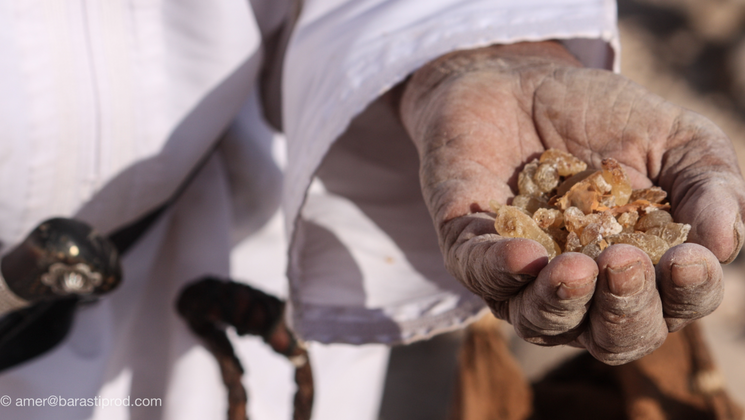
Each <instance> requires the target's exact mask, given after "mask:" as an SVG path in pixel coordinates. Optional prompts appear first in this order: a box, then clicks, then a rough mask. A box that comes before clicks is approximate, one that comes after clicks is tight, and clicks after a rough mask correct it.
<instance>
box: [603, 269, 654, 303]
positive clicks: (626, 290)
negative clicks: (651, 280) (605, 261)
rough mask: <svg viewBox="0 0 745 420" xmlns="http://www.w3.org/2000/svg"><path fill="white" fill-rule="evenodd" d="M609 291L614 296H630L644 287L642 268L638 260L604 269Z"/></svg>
mask: <svg viewBox="0 0 745 420" xmlns="http://www.w3.org/2000/svg"><path fill="white" fill-rule="evenodd" d="M605 273H606V276H608V287H609V288H610V292H611V293H613V294H614V295H616V296H630V295H633V294H634V293H636V292H638V291H640V290H641V289H642V287H644V270H643V269H642V263H641V262H640V261H637V262H634V263H631V264H629V265H625V266H623V267H619V268H613V267H608V268H606V269H605Z"/></svg>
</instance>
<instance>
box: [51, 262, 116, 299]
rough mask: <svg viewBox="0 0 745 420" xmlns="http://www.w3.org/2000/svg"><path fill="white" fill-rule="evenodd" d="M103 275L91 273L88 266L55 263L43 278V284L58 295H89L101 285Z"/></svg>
mask: <svg viewBox="0 0 745 420" xmlns="http://www.w3.org/2000/svg"><path fill="white" fill-rule="evenodd" d="M101 281H102V278H101V273H97V272H93V271H91V268H90V267H89V266H88V265H87V264H83V263H78V264H75V265H68V264H65V263H60V262H58V263H54V264H52V265H51V266H49V271H48V272H47V273H45V274H42V276H41V282H42V283H44V284H46V285H47V286H49V287H51V288H52V291H53V292H54V293H56V294H58V295H65V296H66V295H71V294H76V295H89V294H91V293H92V292H93V290H95V288H96V287H98V286H100V285H101Z"/></svg>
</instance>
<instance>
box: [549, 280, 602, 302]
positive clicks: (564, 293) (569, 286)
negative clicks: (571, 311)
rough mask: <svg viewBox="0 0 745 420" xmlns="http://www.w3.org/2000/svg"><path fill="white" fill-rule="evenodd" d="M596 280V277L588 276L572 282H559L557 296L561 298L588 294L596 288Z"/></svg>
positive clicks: (572, 297) (566, 298)
mask: <svg viewBox="0 0 745 420" xmlns="http://www.w3.org/2000/svg"><path fill="white" fill-rule="evenodd" d="M595 280H596V278H595V277H588V278H586V279H583V280H579V281H576V282H572V283H559V288H558V289H556V296H558V297H559V299H561V300H568V299H574V298H578V297H582V296H586V295H587V294H588V293H590V292H591V291H592V290H593V289H595Z"/></svg>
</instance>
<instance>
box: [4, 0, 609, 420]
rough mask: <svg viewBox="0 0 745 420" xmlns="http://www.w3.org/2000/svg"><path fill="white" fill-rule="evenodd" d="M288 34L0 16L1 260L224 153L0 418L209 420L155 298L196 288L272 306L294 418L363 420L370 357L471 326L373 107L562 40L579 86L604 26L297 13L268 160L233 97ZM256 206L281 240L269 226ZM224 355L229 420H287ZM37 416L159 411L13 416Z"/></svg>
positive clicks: (557, 6) (9, 10)
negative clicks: (502, 50) (304, 411)
mask: <svg viewBox="0 0 745 420" xmlns="http://www.w3.org/2000/svg"><path fill="white" fill-rule="evenodd" d="M290 10H291V8H290V7H289V5H288V2H280V1H276V0H275V1H271V0H266V1H261V0H254V1H252V2H250V3H249V2H248V1H246V0H211V1H209V2H207V1H201V0H15V1H6V2H2V3H1V4H0V94H1V95H0V128H1V130H0V132H2V133H3V134H2V136H3V138H2V140H1V141H0V191H2V197H0V240H1V241H2V242H3V244H5V246H4V247H3V249H2V250H3V251H5V250H7V249H9V248H10V247H12V246H13V245H14V244H16V243H18V242H19V241H20V240H22V239H23V238H24V237H25V235H26V234H28V232H29V231H30V230H31V229H32V228H33V227H34V226H36V225H37V224H38V223H39V222H41V221H42V220H44V219H47V218H49V217H53V216H64V217H76V218H80V219H82V220H84V221H86V222H88V223H90V224H92V225H93V226H94V227H95V228H97V229H98V230H100V231H101V232H104V233H108V232H112V231H113V230H115V229H117V228H119V227H121V226H124V225H126V224H127V223H129V222H132V221H135V220H137V219H138V218H139V217H141V216H142V215H143V214H146V213H147V212H148V211H149V210H151V209H152V208H154V207H156V206H157V205H159V204H160V203H162V202H163V201H164V200H165V199H167V198H168V197H169V196H170V195H171V194H172V193H173V191H174V190H175V189H176V188H177V187H178V186H179V185H180V183H181V181H182V180H183V179H184V178H185V176H186V175H187V174H188V173H189V172H190V170H191V169H192V168H193V167H194V165H195V164H196V162H198V161H199V159H200V158H201V157H202V156H203V155H204V154H205V153H206V151H207V150H209V148H210V147H211V145H212V144H213V142H214V141H215V140H216V139H217V138H219V137H220V136H221V134H223V133H225V132H226V129H227V130H228V131H227V135H226V136H225V138H224V141H223V143H222V144H221V146H220V148H219V150H218V152H217V153H216V154H215V155H214V156H212V157H211V158H210V160H209V162H208V163H207V165H206V166H205V167H204V168H203V169H202V170H201V171H200V173H199V175H198V176H197V177H196V179H195V180H194V182H193V183H192V184H191V185H190V186H189V188H188V189H187V190H186V192H185V193H184V195H183V196H181V197H180V198H179V200H178V202H177V203H176V204H175V205H174V206H173V207H172V208H170V209H169V210H168V211H167V213H166V214H165V215H164V216H163V217H162V218H161V219H160V220H159V221H158V222H157V223H156V225H155V226H153V227H152V228H151V229H150V230H149V231H148V232H147V234H146V235H145V236H144V237H143V238H142V239H141V240H140V241H139V242H138V243H137V244H136V246H134V247H133V248H132V250H131V251H130V252H129V253H128V254H127V255H125V257H124V258H123V268H124V280H123V284H122V286H121V287H120V288H119V289H118V290H117V291H115V292H114V293H112V294H111V295H110V296H108V297H107V298H105V299H103V300H102V301H101V302H99V303H97V304H95V305H92V306H89V307H86V308H83V309H81V310H80V311H79V312H78V315H77V319H76V323H75V326H74V328H73V331H72V333H71V335H70V336H69V337H68V338H67V339H66V340H65V341H64V342H63V343H62V344H61V345H60V346H58V347H56V348H55V349H54V350H53V351H52V352H50V353H48V354H46V355H44V356H43V357H40V358H38V359H35V360H33V361H32V362H30V363H26V364H23V365H20V366H17V367H15V368H13V369H11V370H8V371H5V372H3V373H2V374H1V375H0V397H1V396H4V395H7V396H9V397H11V405H10V406H9V407H2V406H0V417H2V418H3V419H47V418H55V419H86V418H95V419H129V418H132V419H169V420H170V419H173V420H188V419H216V418H223V417H224V415H225V409H226V396H225V392H224V390H223V386H222V384H221V381H220V377H219V372H218V370H217V367H216V364H215V363H214V361H213V360H212V357H211V355H210V354H209V353H208V352H207V351H206V350H204V348H203V347H201V345H200V344H199V343H198V341H197V340H195V338H194V337H193V336H192V335H191V334H190V333H189V331H188V329H187V328H186V326H185V324H184V323H183V322H182V321H181V320H180V319H179V318H178V317H177V315H176V314H175V312H174V311H173V302H174V299H175V297H176V295H177V293H178V291H179V289H180V288H181V287H182V286H183V285H184V284H185V283H187V282H188V281H190V280H193V279H195V278H197V277H199V276H201V275H204V274H213V275H218V276H231V277H233V278H236V279H240V280H243V281H248V282H252V283H253V284H255V285H258V286H260V287H262V288H264V289H265V290H268V291H270V292H273V293H275V294H277V295H279V296H281V297H288V296H289V298H290V299H291V302H292V304H291V312H292V315H291V321H292V324H293V326H294V327H295V328H296V329H297V331H298V332H299V333H300V334H301V335H302V336H303V337H304V338H306V339H307V340H311V341H313V343H311V354H312V357H313V363H314V367H315V368H316V369H315V371H316V375H317V399H316V409H315V411H314V418H317V419H324V420H327V419H332V420H334V419H350V418H355V419H363V420H364V419H374V418H375V416H376V409H377V404H378V401H379V397H380V386H381V384H382V380H383V369H384V367H385V362H386V357H387V350H386V346H385V344H391V343H399V342H410V341H414V340H418V339H422V338H426V337H429V336H431V335H433V334H436V333H438V332H442V331H447V330H451V329H455V328H459V327H461V326H462V325H464V324H465V323H467V322H469V320H471V319H472V318H474V317H475V316H476V315H477V314H478V313H480V312H481V311H483V305H482V303H481V302H480V300H479V299H478V298H476V297H475V296H473V295H471V294H470V293H468V292H467V291H466V290H465V289H464V288H463V287H462V286H460V285H459V284H458V283H457V282H456V281H455V280H454V279H452V278H451V277H450V276H449V275H447V274H446V273H445V271H444V269H443V267H442V262H441V260H440V259H439V251H438V249H437V246H436V241H435V240H434V232H433V230H432V228H431V225H430V221H429V216H428V215H427V214H426V212H425V209H424V205H423V203H422V200H421V197H420V196H419V195H418V187H417V179H416V173H417V171H416V159H415V155H412V150H413V149H412V146H411V144H410V143H409V141H408V139H406V137H405V135H404V134H403V132H402V130H401V127H400V126H399V125H398V124H397V123H396V122H395V119H394V118H393V115H392V114H391V112H390V109H388V107H387V106H386V105H385V103H384V102H383V101H376V99H377V98H379V97H380V96H381V95H382V94H383V93H384V92H385V91H386V90H388V89H389V88H390V87H391V86H393V85H395V84H396V83H398V82H400V81H401V80H403V79H404V78H405V77H406V76H407V75H408V74H410V73H411V72H413V71H414V70H416V69H417V68H418V67H419V66H421V65H422V64H424V63H426V62H427V61H429V60H431V59H434V58H436V57H438V56H439V55H441V54H444V53H446V52H449V51H453V50H456V49H462V48H472V47H478V46H484V45H489V44H494V43H509V42H516V41H523V40H542V39H562V40H567V45H569V46H570V49H571V50H572V51H574V52H575V53H576V54H577V55H578V56H579V57H580V59H582V60H583V61H584V62H585V64H587V65H591V66H596V67H608V66H611V65H612V63H613V58H614V57H612V56H609V54H608V51H609V49H608V48H607V46H608V45H610V46H611V47H613V48H615V51H616V53H617V51H618V48H617V33H616V27H615V4H614V3H613V2H612V1H609V0H552V1H538V0H530V1H528V0H523V1H520V2H518V1H506V0H437V1H415V0H408V1H402V0H397V1H394V0H309V1H305V2H304V5H303V8H302V14H301V15H300V18H299V20H298V21H297V26H296V28H295V30H294V32H293V35H292V38H291V39H290V42H289V46H288V49H287V52H286V56H285V61H284V72H283V74H282V79H281V80H282V109H283V121H284V131H285V135H286V138H287V141H286V144H287V151H286V152H285V151H284V150H283V149H282V148H281V145H283V144H285V143H284V142H283V140H282V139H281V137H280V136H279V135H278V134H276V133H273V132H272V131H271V130H270V129H269V128H268V126H266V124H265V123H264V122H263V121H262V119H261V117H260V115H261V106H260V105H259V100H258V99H257V96H258V93H257V88H256V86H257V80H258V75H259V70H260V65H261V62H262V57H263V54H264V51H263V48H264V47H265V46H264V45H263V43H264V41H265V39H266V36H267V35H268V34H270V33H272V32H273V31H274V30H275V29H276V28H277V27H278V25H280V24H281V22H282V20H283V19H284V18H285V17H286V16H287V14H288V13H289V11H290ZM611 55H612V54H611ZM355 117H357V118H355ZM336 140H339V141H338V142H337V143H334V142H335V141H336ZM277 145H279V146H280V147H277ZM332 145H333V146H332ZM285 156H286V157H285ZM278 165H279V166H283V165H286V172H285V178H284V188H282V187H281V185H282V179H281V174H280V171H279V170H278ZM316 174H317V175H318V176H316ZM280 201H281V202H282V204H283V205H282V208H283V214H284V223H282V222H281V220H280V218H279V217H280V216H278V215H276V214H275V215H274V216H272V215H273V214H274V213H275V211H276V209H277V207H278V205H279V203H280ZM283 225H284V227H285V228H286V232H287V233H286V235H287V236H283V234H282V233H281V232H282V226H283ZM285 238H287V239H285ZM288 243H289V244H290V245H289V246H287V244H288ZM288 249H289V251H287V250H288ZM285 266H287V268H286V270H285ZM285 272H286V273H287V275H288V277H289V287H288V285H287V281H286V280H285ZM233 338H235V339H234V340H233V341H234V343H235V346H236V348H237V350H238V353H239V356H240V357H241V358H242V359H243V361H244V363H245V365H246V366H247V378H246V380H245V382H246V384H247V385H248V387H249V398H250V414H251V416H252V417H251V418H252V419H254V420H270V419H283V418H285V419H286V418H289V417H290V414H289V413H290V411H291V407H290V406H291V393H292V387H291V385H290V378H291V370H290V368H289V366H288V365H287V364H286V363H285V362H284V361H283V360H282V359H281V358H279V357H276V356H273V355H272V354H271V353H270V352H269V351H268V350H267V349H266V347H265V346H264V345H263V344H262V343H261V342H260V340H257V339H253V338H241V339H238V338H236V337H233ZM316 342H317V343H316ZM320 343H348V344H333V345H322V344H320ZM365 343H370V344H365ZM375 343H378V344H375ZM349 344H354V345H356V346H352V345H349ZM363 344H364V345H363ZM359 378H364V380H360V379H359ZM48 396H58V397H61V398H64V399H69V398H93V397H96V396H101V397H107V398H123V397H126V396H130V402H131V403H134V400H135V399H136V398H159V399H160V404H159V405H160V406H158V407H100V406H99V407H81V406H76V407H59V406H57V407H50V406H48V404H47V406H45V407H22V406H17V405H16V403H17V400H18V399H19V398H21V399H22V398H42V399H43V398H45V397H48ZM112 401H113V400H112ZM0 402H2V400H0Z"/></svg>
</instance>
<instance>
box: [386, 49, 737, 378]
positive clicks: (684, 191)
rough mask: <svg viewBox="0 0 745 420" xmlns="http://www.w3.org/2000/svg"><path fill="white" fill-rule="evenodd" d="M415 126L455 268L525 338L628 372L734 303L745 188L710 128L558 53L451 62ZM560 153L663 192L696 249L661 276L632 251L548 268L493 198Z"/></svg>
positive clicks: (488, 53) (436, 64) (418, 86)
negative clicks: (534, 163) (605, 162)
mask: <svg viewBox="0 0 745 420" xmlns="http://www.w3.org/2000/svg"><path fill="white" fill-rule="evenodd" d="M401 115H402V119H403V121H404V125H405V126H406V129H407V131H408V132H409V134H410V136H411V137H412V139H413V141H414V143H415V144H416V146H417V149H418V151H419V156H420V162H421V169H420V176H421V182H422V191H423V194H424V198H425V201H426V202H427V204H428V206H429V210H430V213H431V215H432V218H433V220H434V223H435V228H436V229H437V231H438V235H439V239H440V244H441V248H442V251H443V256H444V258H445V263H446V266H447V267H448V269H449V271H450V272H451V273H452V274H453V275H454V276H456V278H458V279H459V280H460V281H462V282H463V283H464V284H465V285H466V286H467V287H468V288H469V289H470V290H472V291H473V292H475V293H477V294H479V295H480V296H482V297H483V298H484V300H485V301H486V302H487V304H488V305H489V306H490V307H491V308H492V310H493V312H494V313H495V314H496V315H497V316H498V317H500V318H502V319H506V320H508V321H510V322H511V323H512V324H513V325H514V327H515V330H516V331H517V333H518V335H520V336H521V337H523V338H524V339H525V340H527V341H530V342H534V343H537V344H543V345H555V344H571V345H575V346H580V347H584V348H587V349H588V351H590V353H592V354H593V355H594V356H595V357H596V358H598V359H599V360H601V361H603V362H606V363H609V364H621V363H626V362H629V361H632V360H635V359H638V358H640V357H642V356H644V355H645V354H648V353H650V352H651V351H653V350H654V349H656V348H657V347H659V346H660V345H661V344H662V342H663V341H664V339H665V337H666V336H667V333H668V331H675V330H677V329H679V328H682V327H683V326H684V325H686V324H688V323H690V322H692V321H693V320H695V319H698V318H700V317H702V316H705V315H707V314H709V313H711V312H712V311H713V310H714V309H716V307H717V306H718V305H719V303H720V302H721V299H722V295H723V286H722V270H721V266H720V263H719V262H720V261H722V262H729V261H731V260H732V259H734V257H735V256H736V255H737V253H738V252H739V249H740V247H741V246H742V238H743V224H742V221H741V214H742V212H743V209H745V182H744V181H743V178H742V176H741V174H740V170H739V168H738V165H737V161H736V158H735V153H734V150H733V148H732V145H731V142H730V140H729V139H728V138H727V137H726V136H725V135H724V134H723V133H722V131H721V130H719V129H718V128H717V127H716V126H715V125H714V124H712V123H711V122H710V121H709V120H707V119H706V118H704V117H702V116H700V115H698V114H695V113H692V112H690V111H686V110H684V109H683V108H680V107H678V106H675V105H673V104H670V103H668V102H666V101H665V100H663V99H662V98H660V97H658V96H656V95H653V94H651V93H649V92H648V91H647V90H646V89H644V88H643V87H641V86H639V85H637V84H635V83H633V82H631V81H629V80H628V79H626V78H624V77H622V76H619V75H617V74H613V73H611V72H608V71H602V70H594V69H587V68H583V67H582V66H581V65H580V64H579V63H578V62H577V61H576V60H575V59H574V58H573V57H572V56H571V55H569V53H568V52H567V51H566V50H564V49H563V47H562V46H561V45H560V44H558V43H553V42H543V43H522V44H515V45H508V46H494V47H488V48H482V49H476V50H470V51H460V52H456V53H452V54H449V55H446V56H443V57H441V58H439V59H437V60H435V61H433V62H431V63H429V64H427V65H426V66H424V67H422V68H421V69H420V70H418V71H417V72H416V73H415V74H414V75H413V77H412V78H411V79H410V80H409V81H408V82H407V85H406V86H405V90H404V93H403V96H402V100H401ZM549 148H557V149H562V150H566V151H569V152H570V153H572V154H574V155H576V156H578V157H579V158H581V159H583V160H585V161H586V162H588V163H589V164H590V166H594V167H599V164H600V161H601V160H602V159H603V158H606V157H613V158H615V159H617V160H618V161H619V162H620V163H621V164H622V165H623V166H624V168H625V169H626V171H627V173H628V174H629V177H630V179H631V182H632V186H633V187H634V188H642V187H647V186H651V185H659V186H661V187H662V188H663V189H665V190H666V191H667V192H668V194H669V198H670V201H671V205H672V212H673V216H674V218H675V220H676V221H678V222H682V223H689V224H690V225H691V226H692V229H691V232H690V234H689V243H686V244H682V245H679V246H677V247H674V248H672V249H670V250H669V251H668V252H667V253H666V254H665V255H664V256H663V258H662V259H661V260H660V262H659V263H658V265H657V266H656V267H655V266H653V265H652V263H651V261H650V260H649V258H648V257H647V256H646V254H644V253H643V252H642V251H641V250H639V249H637V248H634V247H632V246H628V245H614V246H611V247H609V248H608V249H606V250H605V251H604V252H603V253H602V254H601V255H600V256H599V257H598V259H597V261H594V260H592V259H591V258H589V257H587V256H585V255H583V254H578V253H565V254H562V255H560V256H558V257H556V258H555V259H553V260H552V261H551V262H548V259H547V256H546V252H545V250H544V249H543V247H541V246H540V245H539V244H538V243H537V242H533V241H531V240H527V239H505V238H502V237H500V236H499V235H497V233H496V231H495V229H494V227H493V222H494V219H493V214H491V213H489V211H488V209H489V206H488V203H489V201H490V200H492V199H493V200H497V201H498V202H502V203H505V202H508V200H509V199H510V198H511V197H513V196H514V194H515V191H516V179H517V173H519V171H520V169H521V168H522V166H523V165H524V164H525V163H526V162H528V161H530V160H532V159H533V158H535V157H537V156H539V155H540V154H541V153H542V152H543V151H544V150H546V149H549Z"/></svg>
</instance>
